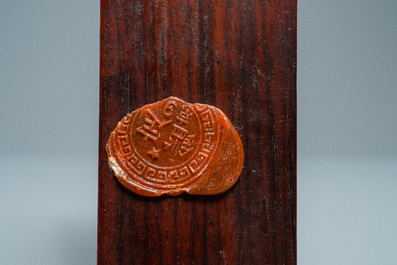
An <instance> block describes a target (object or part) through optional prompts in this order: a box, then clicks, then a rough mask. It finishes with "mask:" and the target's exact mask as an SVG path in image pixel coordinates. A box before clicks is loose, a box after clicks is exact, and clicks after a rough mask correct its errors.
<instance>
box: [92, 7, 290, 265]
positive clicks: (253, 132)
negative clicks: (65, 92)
mask: <svg viewBox="0 0 397 265" xmlns="http://www.w3.org/2000/svg"><path fill="white" fill-rule="evenodd" d="M100 41H101V51H100V58H101V63H100V67H101V69H100V128H99V132H100V139H99V204H98V264H296V0H277V1H276V0H273V1H270V0H262V1H260V0H250V1H243V0H241V1H236V0H232V1H229V0H228V1H222V0H218V1H210V0H201V1H200V0H196V1H192V0H184V1H182V0H174V1H165V0H163V1H161V0H158V1H144V0H141V1H139V0H138V1H132V0H103V1H102V3H101V40H100ZM168 96H177V97H180V98H182V99H183V100H185V101H188V102H192V103H195V102H199V103H206V104H211V105H213V106H216V107H217V108H220V109H221V110H222V111H223V112H224V113H225V114H226V115H227V116H228V117H229V119H230V120H231V122H232V123H233V125H234V126H235V127H236V129H237V131H238V132H239V134H240V136H241V139H242V142H243V146H244V150H245V151H244V152H245V153H244V156H245V164H244V169H243V172H242V175H241V177H240V180H239V181H238V182H237V183H236V185H235V186H234V187H233V188H232V189H230V190H229V191H227V192H226V193H223V194H220V195H216V196H191V195H187V194H184V195H181V196H177V197H170V196H161V197H157V198H149V197H142V196H139V195H136V194H134V193H132V192H130V191H128V190H127V189H126V188H124V187H123V186H122V185H121V184H119V182H118V181H117V179H116V178H115V177H114V175H113V174H112V172H111V170H110V168H109V166H108V164H107V156H106V151H105V145H106V142H107V140H108V138H109V135H110V132H111V131H112V130H113V129H114V128H115V126H116V124H117V122H118V121H119V120H120V119H121V118H122V117H123V116H124V115H125V114H126V113H128V112H131V111H133V110H135V109H136V108H139V107H141V106H143V105H145V104H147V103H152V102H155V101H158V100H161V99H163V98H166V97H168Z"/></svg>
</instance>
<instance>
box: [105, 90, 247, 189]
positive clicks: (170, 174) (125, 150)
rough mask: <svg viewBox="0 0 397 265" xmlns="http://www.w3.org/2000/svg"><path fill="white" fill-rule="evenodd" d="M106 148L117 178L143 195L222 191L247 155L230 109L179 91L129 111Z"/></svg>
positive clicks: (239, 170)
mask: <svg viewBox="0 0 397 265" xmlns="http://www.w3.org/2000/svg"><path fill="white" fill-rule="evenodd" d="M106 151H107V153H108V159H109V165H110V167H111V168H112V170H113V172H114V173H115V175H116V177H117V178H118V180H119V181H120V182H121V183H122V184H123V185H124V186H125V187H126V188H128V189H130V190H131V191H133V192H135V193H137V194H140V195H143V196H160V195H162V194H168V195H179V194H181V193H183V192H187V193H190V194H202V195H211V194H219V193H221V192H224V191H226V190H228V189H229V188H231V187H232V186H233V185H234V183H235V182H236V181H237V180H238V178H239V176H240V173H241V170H242V167H243V161H244V152H243V147H242V143H241V140H240V138H239V136H238V134H237V132H236V130H235V129H234V127H233V126H232V124H231V123H230V121H229V120H228V119H227V117H226V116H225V114H223V113H222V112H221V111H220V110H219V109H217V108H215V107H213V106H209V105H205V104H189V103H186V102H185V101H183V100H181V99H179V98H176V97H170V98H167V99H165V100H162V101H159V102H156V103H154V104H150V105H146V106H144V107H142V108H140V109H138V110H136V111H134V112H132V113H129V114H127V116H125V117H124V118H123V119H122V120H121V121H120V122H119V123H118V125H117V127H116V129H115V130H114V131H113V132H112V133H111V136H110V138H109V141H108V143H107V145H106Z"/></svg>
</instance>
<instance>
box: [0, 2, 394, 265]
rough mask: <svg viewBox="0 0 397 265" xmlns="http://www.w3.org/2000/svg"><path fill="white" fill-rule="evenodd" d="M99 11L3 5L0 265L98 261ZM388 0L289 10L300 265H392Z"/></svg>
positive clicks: (95, 5)
mask: <svg viewBox="0 0 397 265" xmlns="http://www.w3.org/2000/svg"><path fill="white" fill-rule="evenodd" d="M99 8H100V6H99V1H93V0H87V1H77V0H69V1H59V0H51V1H50V0H41V1H27V0H2V1H1V3H0V124H1V127H0V264H95V262H96V218H97V212H96V201H97V169H96V167H97V144H98V137H97V136H98V107H99V94H98V93H99V89H98V87H99ZM396 25H397V2H396V1H394V0H379V1H369V0H361V1H358V0H349V1H342V0H334V1H329V0H299V3H298V264H302V265H306V264H313V265H318V264H349V265H351V264H397V257H396V256H395V253H394V252H395V250H396V249H397V228H396V225H395V224H396V219H397V203H396V196H395V190H396V187H397V163H396V162H397V160H396V158H397V138H396V137H395V132H396V131H397V122H396V116H397V105H396V103H395V101H396V99H397V88H396V84H397V63H396V62H397V49H396V46H397V29H396Z"/></svg>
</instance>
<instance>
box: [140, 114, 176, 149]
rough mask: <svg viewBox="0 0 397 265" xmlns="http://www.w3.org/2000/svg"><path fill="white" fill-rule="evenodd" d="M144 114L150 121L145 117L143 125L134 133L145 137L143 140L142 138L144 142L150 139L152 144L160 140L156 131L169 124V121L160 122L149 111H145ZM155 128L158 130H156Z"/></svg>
mask: <svg viewBox="0 0 397 265" xmlns="http://www.w3.org/2000/svg"><path fill="white" fill-rule="evenodd" d="M146 112H147V113H148V114H149V116H150V117H151V118H152V119H150V118H147V117H146V118H145V124H144V125H143V126H142V127H139V128H138V129H136V131H137V132H138V133H140V134H142V135H143V136H145V138H143V139H144V140H147V139H150V140H152V141H153V142H157V141H158V140H159V139H160V132H159V131H158V129H160V128H162V127H164V126H166V125H167V124H170V123H171V121H170V120H169V121H165V122H161V121H160V120H159V119H158V118H157V117H156V115H155V114H154V113H153V112H152V111H151V110H150V109H147V110H146ZM156 127H157V128H158V129H156Z"/></svg>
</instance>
